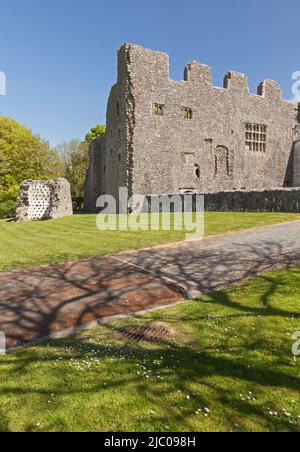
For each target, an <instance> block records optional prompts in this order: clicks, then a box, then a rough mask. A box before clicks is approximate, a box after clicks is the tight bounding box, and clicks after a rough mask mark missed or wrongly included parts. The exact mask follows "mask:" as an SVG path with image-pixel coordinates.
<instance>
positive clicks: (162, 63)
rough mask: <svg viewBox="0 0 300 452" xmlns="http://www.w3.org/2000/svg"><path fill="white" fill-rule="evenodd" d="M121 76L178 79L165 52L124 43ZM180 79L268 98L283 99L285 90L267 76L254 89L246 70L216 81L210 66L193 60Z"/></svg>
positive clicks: (155, 81)
mask: <svg viewBox="0 0 300 452" xmlns="http://www.w3.org/2000/svg"><path fill="white" fill-rule="evenodd" d="M118 67H119V69H118V80H119V81H121V80H122V79H123V78H124V76H126V75H128V73H129V74H130V75H131V76H134V75H135V74H136V75H137V78H138V79H139V80H140V81H148V82H149V83H151V82H152V83H154V84H157V83H164V82H168V81H169V82H175V80H171V79H170V71H169V68H170V64H169V56H168V54H166V53H163V52H157V51H154V50H150V49H146V48H144V47H141V46H139V45H136V44H124V45H123V46H122V47H121V48H120V50H119V66H118ZM178 83H189V84H194V85H195V86H203V87H211V88H215V89H218V90H220V89H224V90H228V91H229V92H231V93H232V94H240V95H249V96H261V97H263V98H267V99H272V100H275V99H282V90H281V88H280V86H279V84H278V83H277V82H276V81H273V80H263V81H262V82H261V83H260V84H259V86H258V88H257V92H256V93H253V94H252V93H250V90H249V84H248V77H247V76H246V75H245V74H242V73H239V72H236V71H229V72H228V73H227V74H226V75H225V77H224V84H223V87H216V86H214V85H213V77H212V70H211V67H210V66H207V65H205V64H202V63H199V62H197V61H191V62H190V63H188V64H187V65H186V67H185V69H184V78H183V80H181V81H178Z"/></svg>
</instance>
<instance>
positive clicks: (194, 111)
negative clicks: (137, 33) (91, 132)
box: [86, 44, 300, 210]
mask: <svg viewBox="0 0 300 452" xmlns="http://www.w3.org/2000/svg"><path fill="white" fill-rule="evenodd" d="M298 134H299V106H298V105H294V104H291V103H289V102H286V101H284V100H282V93H281V89H280V87H279V85H278V84H277V83H276V82H274V81H271V80H266V81H263V82H262V83H261V84H260V85H259V87H258V90H257V94H249V89H248V81H247V77H246V76H245V75H244V74H239V73H237V72H233V71H231V72H228V74H226V76H225V79H224V87H223V88H217V87H214V86H213V85H212V75H211V69H210V68H209V67H208V66H206V65H203V64H200V63H197V62H195V61H193V62H191V63H189V64H188V65H187V66H186V68H185V71H184V80H183V81H175V80H171V79H170V78H169V58H168V55H166V54H165V53H160V52H154V51H151V50H148V49H144V48H142V47H140V46H137V45H131V44H125V45H124V46H122V47H121V49H120V50H119V55H118V80H117V83H116V85H114V86H113V88H112V90H111V94H110V97H109V102H108V108H107V131H106V134H105V136H104V137H103V138H102V139H101V140H97V141H95V142H94V143H93V144H92V146H91V164H90V168H89V171H88V176H87V182H86V201H87V205H88V209H89V210H93V208H94V207H95V200H96V199H97V197H98V196H99V195H101V194H113V195H114V196H115V197H118V189H119V187H120V186H122V187H124V186H126V187H127V188H128V191H129V193H130V194H144V195H149V194H164V193H182V194H184V193H218V192H222V191H228V190H233V191H239V190H243V191H244V190H245V189H246V190H261V189H270V188H273V187H278V188H281V187H292V186H300V142H299V141H298V142H297V141H295V140H296V139H297V137H298ZM294 143H295V144H294Z"/></svg>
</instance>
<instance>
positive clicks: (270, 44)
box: [0, 0, 300, 145]
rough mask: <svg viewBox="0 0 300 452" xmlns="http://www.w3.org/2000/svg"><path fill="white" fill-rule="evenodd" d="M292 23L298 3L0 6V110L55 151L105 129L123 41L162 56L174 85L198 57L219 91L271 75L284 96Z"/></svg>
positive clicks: (71, 1)
mask: <svg viewBox="0 0 300 452" xmlns="http://www.w3.org/2000/svg"><path fill="white" fill-rule="evenodd" d="M299 24H300V1H299V0H247V1H243V0H206V1H204V0H188V1H185V0H106V1H102V0H85V1H83V0H51V1H50V0H26V1H25V0H9V1H8V0H7V1H5V0H0V71H3V72H5V73H6V77H7V96H5V97H3V96H0V113H1V114H5V115H8V116H11V117H13V118H15V119H17V120H18V121H20V122H21V123H23V124H25V125H27V126H29V127H30V128H31V129H32V130H33V131H34V132H36V133H38V134H40V135H42V136H43V137H44V138H46V139H48V140H49V141H50V142H51V144H52V145H56V144H57V143H58V142H61V141H63V140H68V139H71V138H82V137H84V135H85V133H86V132H87V131H88V130H89V128H90V127H92V126H94V125H96V124H97V123H104V122H105V113H106V103H107V98H108V94H109V89H110V87H111V85H112V84H113V83H114V82H115V80H116V51H117V49H118V48H119V47H120V46H121V45H122V44H123V43H124V42H133V43H137V44H141V45H143V46H145V47H148V48H151V49H154V50H161V51H165V52H167V53H169V55H170V63H171V77H172V78H174V79H182V76H183V69H184V66H185V65H186V63H187V62H189V61H190V60H198V61H200V62H202V63H205V64H209V65H210V66H212V69H213V77H214V84H215V85H217V86H221V84H222V79H223V77H224V75H225V73H226V72H227V71H228V70H237V71H240V72H244V73H246V74H247V75H248V77H249V82H250V89H251V91H252V92H255V89H256V86H257V85H258V84H259V82H260V81H261V80H263V79H266V78H272V79H275V80H278V81H279V82H280V84H281V86H282V88H283V90H284V97H285V98H286V99H289V98H291V97H292V96H291V83H292V82H291V76H292V73H293V72H294V71H300V56H299V45H300V25H299Z"/></svg>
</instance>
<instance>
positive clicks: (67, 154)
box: [56, 139, 89, 198]
mask: <svg viewBox="0 0 300 452" xmlns="http://www.w3.org/2000/svg"><path fill="white" fill-rule="evenodd" d="M56 150H57V152H58V153H59V155H60V156H61V157H62V159H63V160H64V162H65V168H66V178H67V179H68V181H69V182H70V184H71V190H72V196H73V197H76V198H80V197H83V196H84V183H85V177H86V171H87V168H88V164H89V143H88V142H87V141H83V142H82V141H80V140H76V139H74V140H71V141H69V142H63V143H61V144H59V145H58V146H57V147H56Z"/></svg>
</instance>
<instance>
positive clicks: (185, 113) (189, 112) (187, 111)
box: [182, 107, 193, 119]
mask: <svg viewBox="0 0 300 452" xmlns="http://www.w3.org/2000/svg"><path fill="white" fill-rule="evenodd" d="M182 111H183V116H184V119H193V110H192V109H191V108H187V107H183V109H182Z"/></svg>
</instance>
